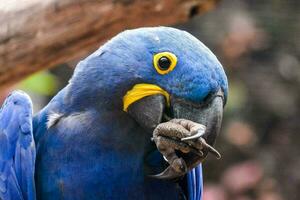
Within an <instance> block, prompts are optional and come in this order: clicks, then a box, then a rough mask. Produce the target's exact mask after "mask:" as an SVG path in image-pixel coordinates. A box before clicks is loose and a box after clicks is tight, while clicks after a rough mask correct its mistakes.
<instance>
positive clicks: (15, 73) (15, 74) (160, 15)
mask: <svg viewBox="0 0 300 200" xmlns="http://www.w3.org/2000/svg"><path fill="white" fill-rule="evenodd" d="M217 1H218V0H43V1H40V0H30V1H29V0H24V1H19V0H10V1H5V2H3V3H0V87H4V86H7V85H9V84H12V83H14V82H16V81H19V80H20V79H22V78H24V77H25V76H27V75H29V74H31V73H33V72H36V71H38V70H41V69H45V68H50V67H53V66H55V65H57V64H61V63H65V62H68V61H71V60H73V59H78V58H80V57H83V56H85V55H87V54H88V53H89V52H91V51H93V50H95V49H96V48H98V47H99V45H100V44H101V43H103V42H105V41H106V40H107V39H109V38H110V37H112V36H113V35H115V34H117V33H118V32H120V31H122V30H124V29H130V28H135V27H139V26H156V25H168V24H175V23H179V22H184V21H186V20H188V19H189V18H190V17H191V16H193V15H195V14H199V13H203V12H204V11H206V10H208V9H210V8H211V7H213V6H214V5H215V4H216V2H217Z"/></svg>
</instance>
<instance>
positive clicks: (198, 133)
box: [181, 125, 206, 141]
mask: <svg viewBox="0 0 300 200" xmlns="http://www.w3.org/2000/svg"><path fill="white" fill-rule="evenodd" d="M205 130H206V127H205V126H204V125H201V127H200V128H199V130H198V131H197V133H196V134H195V135H192V136H189V137H185V138H181V141H187V140H193V139H197V138H199V137H201V136H203V135H204V133H205Z"/></svg>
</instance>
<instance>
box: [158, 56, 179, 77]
mask: <svg viewBox="0 0 300 200" xmlns="http://www.w3.org/2000/svg"><path fill="white" fill-rule="evenodd" d="M176 64H177V57H176V56H175V55H174V54H173V53H170V52H160V53H157V54H155V55H154V57H153V65H154V67H155V69H156V71H157V72H158V73H159V74H162V75H164V74H167V73H169V72H170V71H172V70H173V69H174V68H175V66H176Z"/></svg>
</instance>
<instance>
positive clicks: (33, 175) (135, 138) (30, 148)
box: [0, 27, 228, 200]
mask: <svg viewBox="0 0 300 200" xmlns="http://www.w3.org/2000/svg"><path fill="white" fill-rule="evenodd" d="M227 90H228V83H227V78H226V75H225V72H224V70H223V68H222V65H221V64H220V63H219V61H218V60H217V58H216V57H215V56H214V54H213V53H212V52H211V51H210V50H209V49H208V48H207V47H206V46H205V45H204V44H202V43H201V42H200V41H199V40H198V39H196V38H195V37H193V36H192V35H191V34H189V33H187V32H185V31H182V30H178V29H175V28H169V27H149V28H138V29H134V30H128V31H124V32H122V33H120V34H118V35H117V36H115V37H114V38H112V39H111V40H110V41H108V42H107V43H106V44H104V45H103V46H101V47H100V48H99V49H98V50H97V51H95V52H94V53H93V54H91V55H90V56H88V57H87V58H85V59H84V60H82V61H80V62H79V63H78V65H77V66H76V69H75V71H74V74H73V76H72V78H71V79H70V81H69V83H68V85H67V86H65V88H63V89H62V90H61V91H60V92H59V93H58V94H57V95H56V96H55V97H54V98H53V99H52V100H51V101H50V102H49V103H48V105H47V106H46V107H44V108H43V109H42V110H41V111H39V112H38V113H37V114H35V115H34V116H32V115H33V114H32V102H31V100H30V98H29V96H28V95H26V94H25V93H24V92H21V91H14V92H12V93H11V94H10V95H9V96H8V97H7V99H6V100H5V102H4V104H3V106H2V108H1V112H0V131H1V132H0V199H3V200H12V199H13V200H22V199H24V200H34V199H46V200H47V199H72V200H76V199H89V200H93V199H124V200H126V199H189V200H199V199H201V198H202V197H201V196H202V193H203V186H202V168H201V162H202V161H203V159H204V158H205V157H206V155H207V153H208V150H206V149H203V151H201V152H200V153H201V155H202V156H199V155H197V153H195V151H194V153H193V152H189V153H187V152H181V151H179V150H178V149H180V148H178V149H176V151H175V150H173V153H174V155H175V154H176V156H178V157H180V159H181V162H183V163H185V166H186V169H179V171H178V170H177V171H176V170H175V169H171V167H170V166H169V164H170V163H168V162H167V161H168V159H169V158H168V156H167V157H165V156H163V155H162V154H161V152H160V151H159V149H157V146H156V144H155V143H154V142H153V139H152V140H151V138H152V137H153V134H152V133H153V131H154V132H155V130H156V127H158V125H159V124H162V123H165V122H168V121H170V120H172V119H187V120H190V121H192V122H196V123H199V124H202V125H204V126H205V128H206V129H205V131H204V132H203V133H202V134H201V138H203V139H204V140H205V141H206V142H207V144H209V145H213V144H214V142H215V139H216V137H217V134H218V132H219V129H220V126H221V121H222V113H223V107H224V105H225V103H226V98H227ZM160 136H161V137H160V138H161V139H166V140H167V141H169V142H170V144H171V143H172V145H173V146H175V147H177V146H180V145H184V144H187V143H184V144H183V141H178V140H176V138H173V137H167V136H164V135H160ZM189 144H190V146H189V148H191V149H195V148H194V146H193V145H195V146H196V145H197V142H194V143H189ZM201 144H202V143H201ZM164 150H165V149H164ZM198 153H199V152H198ZM168 166H169V167H168ZM166 168H167V169H166ZM164 169H166V170H165V171H163V170H164ZM180 170H182V171H180ZM161 171H163V172H162V173H160V172H161ZM155 174H157V175H155Z"/></svg>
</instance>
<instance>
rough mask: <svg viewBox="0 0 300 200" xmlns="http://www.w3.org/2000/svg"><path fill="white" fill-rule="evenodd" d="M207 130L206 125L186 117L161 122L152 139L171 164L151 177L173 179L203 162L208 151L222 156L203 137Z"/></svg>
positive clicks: (219, 156) (218, 156)
mask: <svg viewBox="0 0 300 200" xmlns="http://www.w3.org/2000/svg"><path fill="white" fill-rule="evenodd" d="M205 130H206V127H205V126H204V125H202V124H199V123H195V122H193V121H190V120H186V119H172V120H170V121H168V122H164V123H161V124H159V125H158V126H157V127H156V128H155V129H154V131H153V138H152V140H153V141H154V142H155V144H156V146H157V149H158V151H159V152H160V153H161V154H162V155H163V157H164V158H165V160H166V161H167V162H168V163H169V165H170V166H169V167H168V168H167V169H165V170H164V171H163V172H162V173H160V174H157V175H152V176H151V177H154V178H159V179H172V178H177V177H180V176H183V175H185V174H186V173H187V172H188V171H189V170H191V169H192V168H194V167H196V166H197V165H198V164H199V163H200V162H202V161H203V160H204V159H205V158H206V156H207V154H208V152H210V153H212V154H213V155H215V156H216V157H217V158H218V159H219V158H221V155H220V153H219V152H218V151H217V150H216V149H215V148H213V147H212V146H211V145H209V144H207V142H206V141H205V139H204V138H203V137H202V136H203V135H204V133H205Z"/></svg>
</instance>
